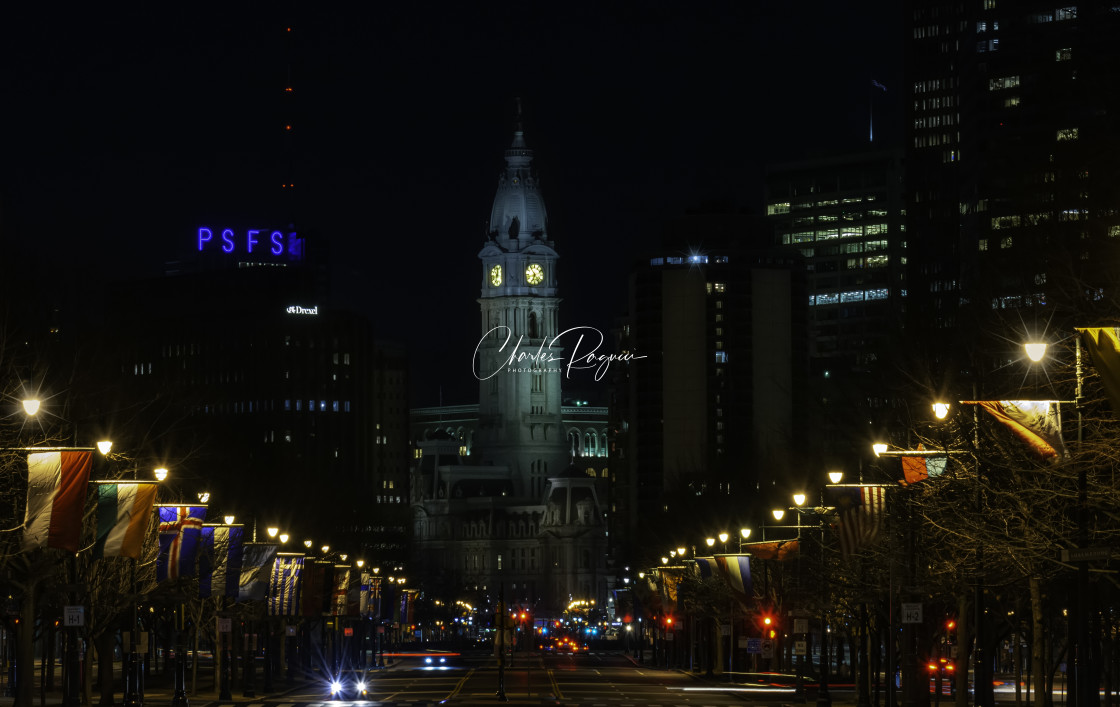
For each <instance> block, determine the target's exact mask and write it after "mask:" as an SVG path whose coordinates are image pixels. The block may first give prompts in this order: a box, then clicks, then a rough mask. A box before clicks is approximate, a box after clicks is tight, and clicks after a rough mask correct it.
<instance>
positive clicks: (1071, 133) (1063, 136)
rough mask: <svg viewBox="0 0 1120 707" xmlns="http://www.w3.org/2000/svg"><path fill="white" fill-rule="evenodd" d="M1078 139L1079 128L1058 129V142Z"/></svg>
mask: <svg viewBox="0 0 1120 707" xmlns="http://www.w3.org/2000/svg"><path fill="white" fill-rule="evenodd" d="M1076 139H1077V128H1065V129H1064V130H1059V131H1058V142H1061V141H1063V140H1076Z"/></svg>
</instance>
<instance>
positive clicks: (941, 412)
mask: <svg viewBox="0 0 1120 707" xmlns="http://www.w3.org/2000/svg"><path fill="white" fill-rule="evenodd" d="M948 415H949V403H942V402H937V403H934V404H933V416H934V417H936V418H937V419H938V420H944V419H945V418H946V417H947V416H948Z"/></svg>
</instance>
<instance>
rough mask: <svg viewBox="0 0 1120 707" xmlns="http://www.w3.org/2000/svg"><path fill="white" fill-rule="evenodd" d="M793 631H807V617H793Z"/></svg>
mask: <svg viewBox="0 0 1120 707" xmlns="http://www.w3.org/2000/svg"><path fill="white" fill-rule="evenodd" d="M793 632H794V633H809V619H794V620H793Z"/></svg>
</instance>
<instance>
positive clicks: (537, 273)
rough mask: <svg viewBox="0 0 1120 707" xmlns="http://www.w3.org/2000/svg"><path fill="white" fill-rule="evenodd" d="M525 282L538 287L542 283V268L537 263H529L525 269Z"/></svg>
mask: <svg viewBox="0 0 1120 707" xmlns="http://www.w3.org/2000/svg"><path fill="white" fill-rule="evenodd" d="M525 282H527V283H529V284H530V285H539V284H541V283H542V282H544V268H542V267H541V266H540V264H538V263H530V264H529V267H527V268H525Z"/></svg>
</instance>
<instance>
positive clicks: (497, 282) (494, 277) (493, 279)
mask: <svg viewBox="0 0 1120 707" xmlns="http://www.w3.org/2000/svg"><path fill="white" fill-rule="evenodd" d="M490 285H491V286H493V287H501V285H502V266H501V265H495V266H494V267H492V268H490Z"/></svg>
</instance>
